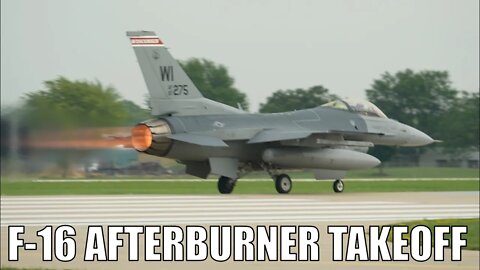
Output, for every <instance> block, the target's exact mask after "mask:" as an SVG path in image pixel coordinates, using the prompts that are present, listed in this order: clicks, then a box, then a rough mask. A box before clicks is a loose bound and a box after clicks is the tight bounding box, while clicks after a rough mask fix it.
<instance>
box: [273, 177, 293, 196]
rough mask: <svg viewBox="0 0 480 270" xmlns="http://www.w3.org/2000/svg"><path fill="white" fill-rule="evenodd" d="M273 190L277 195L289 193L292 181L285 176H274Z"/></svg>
mask: <svg viewBox="0 0 480 270" xmlns="http://www.w3.org/2000/svg"><path fill="white" fill-rule="evenodd" d="M275 189H277V192H278V193H289V192H290V190H292V179H290V176H288V175H286V174H280V175H277V176H275Z"/></svg>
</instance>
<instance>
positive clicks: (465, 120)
mask: <svg viewBox="0 0 480 270" xmlns="http://www.w3.org/2000/svg"><path fill="white" fill-rule="evenodd" d="M479 103H480V100H479V94H478V93H467V92H463V93H462V95H461V97H460V98H458V99H457V100H456V102H455V103H454V105H453V106H452V108H451V109H450V110H449V111H448V112H447V113H446V114H445V115H444V116H443V117H442V120H441V123H442V128H444V129H445V132H444V133H443V134H442V136H441V137H440V138H442V140H444V146H445V147H446V148H447V149H446V150H447V152H456V151H455V150H460V151H461V150H465V149H467V148H472V149H476V150H478V149H479V137H480V134H479V123H480V120H479V114H480V112H479Z"/></svg>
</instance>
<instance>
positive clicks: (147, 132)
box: [132, 119, 173, 156]
mask: <svg viewBox="0 0 480 270" xmlns="http://www.w3.org/2000/svg"><path fill="white" fill-rule="evenodd" d="M170 134H172V129H171V128H170V125H169V124H168V123H167V122H166V121H165V120H162V119H158V120H149V121H145V122H143V123H140V124H137V125H136V126H135V127H134V128H133V129H132V145H133V148H135V150H137V151H139V152H144V153H147V154H151V155H156V156H165V155H166V154H167V153H168V151H169V150H170V148H171V146H172V144H173V142H172V140H171V139H169V138H167V136H168V135H170Z"/></svg>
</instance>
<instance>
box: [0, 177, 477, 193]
mask: <svg viewBox="0 0 480 270" xmlns="http://www.w3.org/2000/svg"><path fill="white" fill-rule="evenodd" d="M216 185H217V183H216V182H215V181H188V182H186V181H178V180H177V181H176V180H163V181H158V182H151V181H150V182H148V181H142V180H138V181H132V180H129V181H124V182H122V181H119V182H76V181H72V182H32V181H18V182H16V181H2V183H1V194H2V195H54V194H57V195H60V194H65V195H67V194H68V195H71V194H217V193H218V192H217V187H216ZM478 190H479V181H476V180H421V181H414V180H409V181H404V180H403V181H382V180H375V181H355V180H351V181H348V180H347V181H345V191H344V192H401V191H478ZM332 192H333V191H332V181H301V182H300V181H297V182H295V181H294V182H293V189H292V192H291V193H294V194H316V193H332ZM234 193H235V194H275V193H276V191H275V188H274V184H273V181H241V180H239V181H238V183H237V186H236V187H235V190H234Z"/></svg>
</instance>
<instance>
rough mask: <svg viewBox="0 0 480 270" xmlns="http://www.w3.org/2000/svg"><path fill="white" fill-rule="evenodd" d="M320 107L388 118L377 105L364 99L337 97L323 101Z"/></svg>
mask: <svg viewBox="0 0 480 270" xmlns="http://www.w3.org/2000/svg"><path fill="white" fill-rule="evenodd" d="M322 107H327V108H334V109H339V110H345V111H350V112H354V113H358V114H360V115H365V116H372V117H380V118H388V117H387V116H386V115H385V114H384V113H383V112H382V111H381V110H380V109H379V108H378V107H377V106H375V105H374V104H373V103H371V102H369V101H366V100H354V99H343V100H340V99H338V100H334V101H331V102H328V103H325V104H323V105H322Z"/></svg>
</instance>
